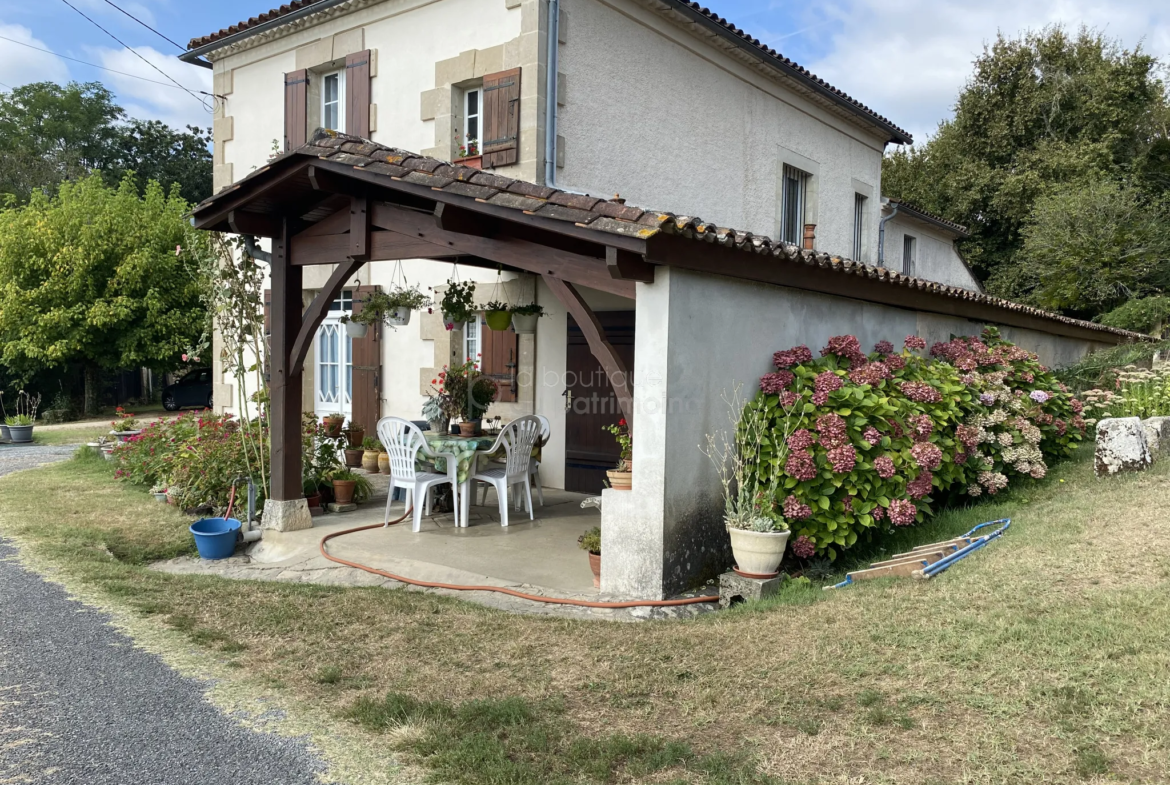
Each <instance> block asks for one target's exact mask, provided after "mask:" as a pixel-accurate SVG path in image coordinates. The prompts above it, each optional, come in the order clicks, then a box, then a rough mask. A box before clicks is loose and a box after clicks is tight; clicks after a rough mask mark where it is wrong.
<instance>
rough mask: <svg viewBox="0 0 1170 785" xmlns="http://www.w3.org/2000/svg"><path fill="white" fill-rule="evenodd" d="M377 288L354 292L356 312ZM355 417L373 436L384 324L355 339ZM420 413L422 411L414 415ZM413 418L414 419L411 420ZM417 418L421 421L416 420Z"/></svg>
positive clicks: (379, 407) (379, 400)
mask: <svg viewBox="0 0 1170 785" xmlns="http://www.w3.org/2000/svg"><path fill="white" fill-rule="evenodd" d="M367 116H368V115H367ZM377 289H378V287H377V286H359V287H357V288H356V289H354V290H353V313H354V315H357V314H359V313H361V312H362V301H363V300H365V298H366V297H369V296H370V293H371V292H373V291H375V290H377ZM352 341H353V354H352V358H353V401H352V405H353V409H352V411H353V414H352V415H351V417H352V419H353V421H354V422H356V423H358V424H359V425H361V426H362V427H364V428H365V429H366V433H367V434H370V435H372V434H373V433H374V428H375V427H377V425H378V418H380V417H381V416H382V414H381V413H382V323H381V322H376V323H374V324H371V325H370V329H369V330H367V331H366V336H365V337H364V338H353V339H352ZM414 414H416V415H417V414H418V412H414ZM407 419H411V418H409V417H408V418H407ZM413 419H416V420H417V419H418V418H417V417H414V418H413Z"/></svg>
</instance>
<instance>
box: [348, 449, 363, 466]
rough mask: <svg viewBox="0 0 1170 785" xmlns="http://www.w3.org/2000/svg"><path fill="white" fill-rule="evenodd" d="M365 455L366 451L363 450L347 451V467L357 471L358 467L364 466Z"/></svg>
mask: <svg viewBox="0 0 1170 785" xmlns="http://www.w3.org/2000/svg"><path fill="white" fill-rule="evenodd" d="M364 454H365V450H362V449H357V450H346V451H345V465H346V466H348V467H349V468H350V469H356V468H357V467H359V466H361V465H362V455H364Z"/></svg>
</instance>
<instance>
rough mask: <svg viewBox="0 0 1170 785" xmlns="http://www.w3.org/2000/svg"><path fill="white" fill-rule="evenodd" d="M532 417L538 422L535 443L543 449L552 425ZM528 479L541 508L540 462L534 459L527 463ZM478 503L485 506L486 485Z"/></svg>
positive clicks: (540, 418)
mask: <svg viewBox="0 0 1170 785" xmlns="http://www.w3.org/2000/svg"><path fill="white" fill-rule="evenodd" d="M533 416H534V417H536V419H538V420H540V440H539V441H538V442H537V444H539V445H540V446H541V448H542V449H543V448H544V446H545V445H546V444H548V440H549V439H550V438H551V437H552V423H550V422H549V421H548V418H547V417H545V416H544V415H543V414H536V415H533ZM528 477H529V482H530V483H531V484H532V488H533V490H535V491H536V500H537V501H538V502H540V506H541V507H543V506H544V486H543V485H542V484H541V480H540V461H538V460H536V459H535V458H533V459H532V460H531V461H530V462H529V463H528ZM474 501H475V497H474V496H472V502H474ZM479 503H480V506H483V505H484V504H487V486H486V485H485V486H483V493H482V494H481V495H480V498H479ZM516 509H517V510H518V509H520V494H516Z"/></svg>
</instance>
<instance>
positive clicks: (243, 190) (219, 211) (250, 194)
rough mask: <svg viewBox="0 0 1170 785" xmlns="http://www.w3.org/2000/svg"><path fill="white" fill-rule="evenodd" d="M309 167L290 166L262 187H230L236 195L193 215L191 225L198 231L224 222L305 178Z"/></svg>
mask: <svg viewBox="0 0 1170 785" xmlns="http://www.w3.org/2000/svg"><path fill="white" fill-rule="evenodd" d="M308 165H309V164H308V161H302V162H299V163H296V164H294V165H290V166H289V168H288V169H286V170H285V171H283V172H281V173H280V174H278V175H274V176H273V178H272V179H271V180H269V181H267V182H266V183H264V185H262V186H253V185H252V184H249V183H243V184H241V183H237V184H235V185H234V186H228V187H229V188H232V189H234V190H235V193H233V194H231V195H228V196H225V197H223V198H222V199H220V200H217V201H216V202H215V203H214V204H211V205H208V206H207V208H206V210H205V211H197V212H196V213H194V214H192V216H191V225H192V226H194V227H195V228H196V229H207V228H209V227H211V226H214V225H215V224H217V223H219V222H220V221H224V220H225V219H226V218H227V216H228V214H229V213H231V212H232V211H233V210H238V209H240V208H241V207H243V206H244V205H246V204H249V203H250V202H253V201H255V200H257V199H259V198H261V197H264V196H267V195H271V194H274V193H277V192H279V191H280V190H281V189H283V188H285V187H287V185H288V183H289V181H291V180H294V179H296V178H297V177H302V176H304V174H305V169H306V167H307V166H308ZM267 168H269V167H264V168H263V169H261V170H260V171H261V172H263V171H264V169H267ZM257 174H258V173H257Z"/></svg>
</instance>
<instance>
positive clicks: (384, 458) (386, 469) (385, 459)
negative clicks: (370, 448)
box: [378, 452, 390, 474]
mask: <svg viewBox="0 0 1170 785" xmlns="http://www.w3.org/2000/svg"><path fill="white" fill-rule="evenodd" d="M378 471H380V472H381V473H382V474H389V473H390V453H388V452H380V453H378Z"/></svg>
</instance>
